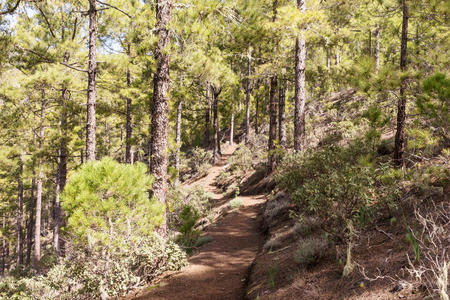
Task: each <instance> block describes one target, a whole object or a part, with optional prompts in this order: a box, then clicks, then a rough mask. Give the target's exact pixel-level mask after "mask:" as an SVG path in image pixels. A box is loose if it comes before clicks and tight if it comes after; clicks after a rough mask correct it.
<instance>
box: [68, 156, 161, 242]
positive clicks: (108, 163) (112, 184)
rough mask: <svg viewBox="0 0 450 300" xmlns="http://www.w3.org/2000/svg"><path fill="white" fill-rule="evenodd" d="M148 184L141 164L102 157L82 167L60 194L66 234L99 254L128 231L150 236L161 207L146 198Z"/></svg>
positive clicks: (120, 239) (158, 222)
mask: <svg viewBox="0 0 450 300" xmlns="http://www.w3.org/2000/svg"><path fill="white" fill-rule="evenodd" d="M152 182H153V179H152V178H151V177H150V176H148V175H147V167H146V166H145V165H144V164H141V163H137V164H133V165H130V164H120V163H118V162H116V161H114V160H113V159H111V158H104V159H102V160H101V161H95V162H88V163H86V164H84V165H83V166H82V167H81V168H80V169H78V170H77V171H76V172H74V173H73V174H71V176H70V178H69V182H68V183H67V185H66V187H65V189H64V192H63V193H62V195H61V206H62V208H63V210H64V211H65V212H66V213H67V214H68V216H69V217H68V218H67V228H66V229H67V232H70V234H71V235H73V236H74V237H75V241H76V242H78V243H82V244H87V245H88V246H89V248H90V249H92V250H93V249H96V250H99V251H101V250H102V249H104V248H105V247H108V248H109V247H110V246H111V244H120V243H121V242H122V239H123V238H125V237H127V236H128V235H129V234H130V233H131V232H133V233H136V234H137V235H142V236H150V235H151V234H152V233H153V229H154V228H155V227H157V226H159V225H160V224H161V223H162V222H163V220H164V205H162V204H161V203H160V202H159V201H157V200H156V199H154V198H152V199H150V200H149V199H148V190H149V189H150V188H151V184H152ZM113 236H114V238H113Z"/></svg>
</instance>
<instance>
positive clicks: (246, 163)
mask: <svg viewBox="0 0 450 300" xmlns="http://www.w3.org/2000/svg"><path fill="white" fill-rule="evenodd" d="M252 161H253V153H252V151H251V150H250V148H248V147H247V146H245V145H242V146H240V147H239V149H237V150H236V151H235V152H234V153H233V155H232V156H231V157H230V160H229V169H230V171H232V172H236V171H239V172H242V173H245V172H247V171H249V170H251V169H252Z"/></svg>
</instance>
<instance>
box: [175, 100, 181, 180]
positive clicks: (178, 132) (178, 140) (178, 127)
mask: <svg viewBox="0 0 450 300" xmlns="http://www.w3.org/2000/svg"><path fill="white" fill-rule="evenodd" d="M182 109H183V101H181V100H179V101H178V105H177V124H176V132H175V141H176V143H177V152H176V153H175V169H176V170H177V177H176V178H175V184H178V181H179V179H178V178H179V176H180V148H181V111H182Z"/></svg>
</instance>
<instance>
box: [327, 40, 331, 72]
mask: <svg viewBox="0 0 450 300" xmlns="http://www.w3.org/2000/svg"><path fill="white" fill-rule="evenodd" d="M326 48H327V49H326V50H327V70H328V72H330V69H331V54H330V47H329V46H327V47H326Z"/></svg>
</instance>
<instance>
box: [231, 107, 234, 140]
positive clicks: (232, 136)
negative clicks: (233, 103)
mask: <svg viewBox="0 0 450 300" xmlns="http://www.w3.org/2000/svg"><path fill="white" fill-rule="evenodd" d="M231 109H232V111H231V119H230V145H233V143H234V107H232V108H231Z"/></svg>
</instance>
